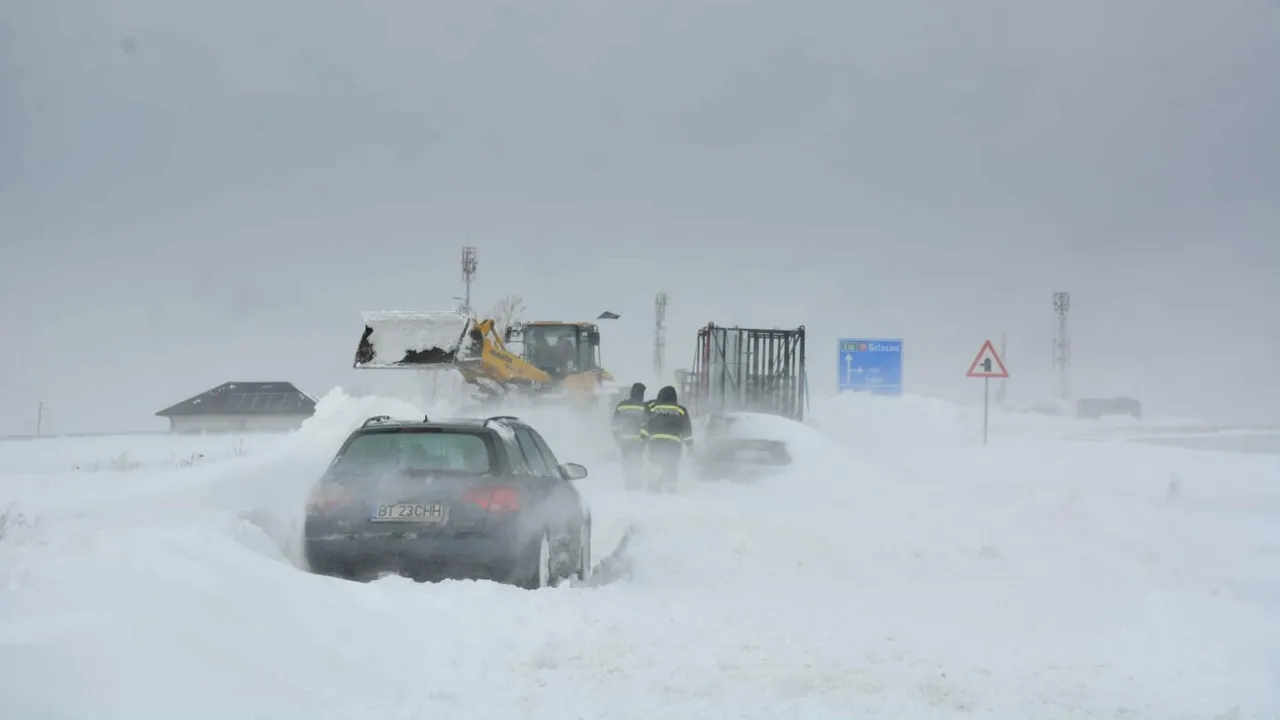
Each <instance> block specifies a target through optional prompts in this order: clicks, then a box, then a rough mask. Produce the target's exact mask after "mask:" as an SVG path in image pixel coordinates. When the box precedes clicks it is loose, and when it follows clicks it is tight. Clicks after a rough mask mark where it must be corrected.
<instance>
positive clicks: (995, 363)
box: [965, 340, 1009, 445]
mask: <svg viewBox="0 0 1280 720" xmlns="http://www.w3.org/2000/svg"><path fill="white" fill-rule="evenodd" d="M965 375H966V376H968V377H971V378H982V444H983V445H986V444H987V426H988V417H989V415H988V413H989V412H990V407H991V378H1007V377H1009V371H1008V370H1006V369H1005V367H1004V362H1003V361H1002V360H1001V359H1000V355H999V354H998V353H997V352H996V348H995V346H994V345H992V344H991V341H990V340H988V341H986V342H984V343H982V349H981V350H979V351H978V356H977V357H975V358H974V359H973V363H972V364H971V365H969V372H967V373H965Z"/></svg>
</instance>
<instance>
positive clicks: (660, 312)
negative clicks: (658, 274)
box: [653, 291, 667, 378]
mask: <svg viewBox="0 0 1280 720" xmlns="http://www.w3.org/2000/svg"><path fill="white" fill-rule="evenodd" d="M666 357H667V293H666V292H665V291H664V292H660V293H658V294H657V295H656V296H655V297H654V298H653V373H654V375H655V376H656V377H658V378H660V377H662V366H663V365H665V364H666Z"/></svg>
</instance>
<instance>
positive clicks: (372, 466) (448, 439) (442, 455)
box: [334, 429, 492, 475]
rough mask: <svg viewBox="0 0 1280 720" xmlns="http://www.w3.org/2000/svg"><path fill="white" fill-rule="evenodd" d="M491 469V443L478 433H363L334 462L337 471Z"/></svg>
mask: <svg viewBox="0 0 1280 720" xmlns="http://www.w3.org/2000/svg"><path fill="white" fill-rule="evenodd" d="M491 468H492V457H491V455H490V452H489V444H488V443H487V442H485V438H484V437H483V436H481V435H478V434H476V433H468V432H450V431H447V430H446V431H442V430H424V429H405V430H395V431H382V432H372V433H361V434H360V435H357V436H356V437H355V438H353V439H352V440H351V443H350V444H349V445H347V449H346V450H345V451H344V452H343V453H342V455H341V456H340V457H338V459H337V461H336V462H335V463H334V469H335V470H347V471H352V472H361V471H367V470H407V471H410V472H414V471H416V472H450V473H465V474H469V475H484V474H487V473H489V471H490V469H491Z"/></svg>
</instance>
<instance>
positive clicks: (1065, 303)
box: [1053, 292, 1071, 400]
mask: <svg viewBox="0 0 1280 720" xmlns="http://www.w3.org/2000/svg"><path fill="white" fill-rule="evenodd" d="M1053 310H1054V312H1055V313H1057V314H1058V338H1057V340H1056V341H1055V342H1054V356H1053V364H1054V365H1056V366H1057V368H1058V384H1059V392H1060V393H1061V397H1062V399H1063V400H1066V399H1067V397H1068V395H1070V386H1069V385H1068V382H1067V368H1068V367H1069V366H1070V365H1071V338H1070V336H1069V335H1068V334H1067V312H1068V311H1069V310H1071V293H1065V292H1056V293H1054V294H1053Z"/></svg>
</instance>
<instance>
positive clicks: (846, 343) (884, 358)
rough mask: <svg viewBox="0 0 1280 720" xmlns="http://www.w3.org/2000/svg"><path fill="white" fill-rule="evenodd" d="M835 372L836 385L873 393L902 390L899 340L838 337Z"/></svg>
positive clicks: (899, 393)
mask: <svg viewBox="0 0 1280 720" xmlns="http://www.w3.org/2000/svg"><path fill="white" fill-rule="evenodd" d="M837 350H838V351H839V355H838V359H837V363H838V364H837V365H836V372H837V373H838V375H839V377H840V382H839V384H838V389H839V391H840V392H844V391H846V390H855V391H864V392H869V393H871V394H873V395H891V396H895V397H896V396H898V395H901V394H902V340H901V339H892V340H872V339H864V338H841V339H840V340H839V342H838V343H837Z"/></svg>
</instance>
